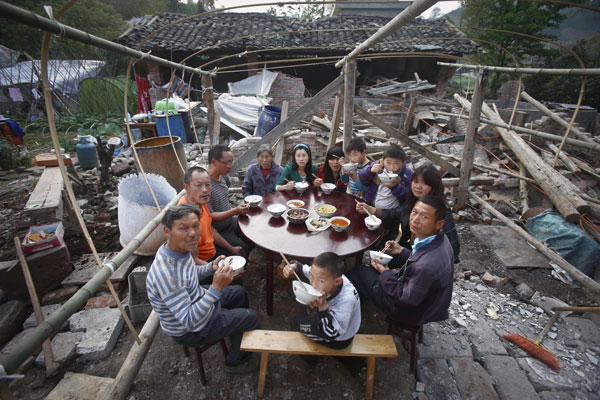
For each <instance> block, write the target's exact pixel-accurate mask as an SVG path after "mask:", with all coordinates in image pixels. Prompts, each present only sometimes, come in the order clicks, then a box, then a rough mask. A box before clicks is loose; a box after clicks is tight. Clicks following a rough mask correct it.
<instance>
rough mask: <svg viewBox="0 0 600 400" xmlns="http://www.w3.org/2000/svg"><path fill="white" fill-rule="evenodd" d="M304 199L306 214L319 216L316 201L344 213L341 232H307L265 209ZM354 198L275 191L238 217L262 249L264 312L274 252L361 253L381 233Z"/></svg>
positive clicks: (293, 254)
mask: <svg viewBox="0 0 600 400" xmlns="http://www.w3.org/2000/svg"><path fill="white" fill-rule="evenodd" d="M293 199H299V200H302V201H304V203H305V204H304V208H306V209H307V210H309V211H310V215H309V217H318V215H317V213H316V212H315V211H314V206H315V205H317V204H322V203H326V204H331V205H333V206H335V207H336V208H337V210H336V213H335V215H336V216H342V217H346V218H348V219H349V220H350V226H349V227H348V228H347V229H346V230H345V231H343V232H336V231H334V230H333V228H328V229H327V230H325V231H322V232H310V231H309V230H308V228H307V227H306V225H305V224H301V225H300V224H293V223H290V222H289V221H288V219H287V217H286V216H285V215H283V216H282V217H279V218H274V217H272V216H271V214H270V213H269V212H268V211H267V207H268V206H269V205H271V204H283V205H285V203H286V202H287V201H289V200H293ZM355 207H356V202H355V198H354V197H352V196H350V195H348V194H346V193H342V192H338V191H334V192H333V193H331V194H325V193H323V192H322V191H321V190H320V189H309V190H307V191H306V192H304V193H303V194H301V195H300V194H298V193H296V192H274V193H269V194H267V195H265V196H264V197H263V200H262V202H261V203H260V205H259V206H258V207H254V208H251V209H250V212H249V213H248V215H247V216H240V217H239V219H238V222H239V226H240V231H241V233H242V234H243V235H244V236H245V237H246V239H248V240H249V241H250V242H252V243H253V244H254V245H255V246H257V247H260V248H262V249H263V250H265V252H266V255H267V260H266V264H267V265H266V281H267V314H268V315H272V314H273V253H277V254H278V253H279V252H281V253H283V254H285V255H286V256H287V257H288V259H290V258H300V259H312V258H314V257H316V256H318V255H319V254H321V253H323V252H325V251H333V252H334V253H336V254H338V255H339V256H341V257H350V256H355V255H360V254H362V252H363V251H364V250H365V249H367V248H369V247H371V246H372V245H373V244H374V243H375V242H376V241H377V240H378V239H379V238H380V237H381V233H382V228H379V229H377V230H375V231H370V230H368V229H367V227H366V226H365V222H364V219H365V217H366V215H362V214H359V213H358V212H356V209H355Z"/></svg>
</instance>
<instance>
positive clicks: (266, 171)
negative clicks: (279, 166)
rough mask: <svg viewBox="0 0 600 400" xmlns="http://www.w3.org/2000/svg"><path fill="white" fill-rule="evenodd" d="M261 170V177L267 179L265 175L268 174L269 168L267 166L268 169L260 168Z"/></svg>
mask: <svg viewBox="0 0 600 400" xmlns="http://www.w3.org/2000/svg"><path fill="white" fill-rule="evenodd" d="M261 170H262V173H263V178H265V179H267V175H269V171H271V168H269V169H264V168H261Z"/></svg>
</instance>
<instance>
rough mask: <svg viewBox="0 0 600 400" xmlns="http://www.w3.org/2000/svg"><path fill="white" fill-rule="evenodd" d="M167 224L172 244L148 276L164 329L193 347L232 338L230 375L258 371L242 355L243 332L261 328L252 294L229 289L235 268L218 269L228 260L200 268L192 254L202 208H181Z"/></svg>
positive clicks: (165, 247)
mask: <svg viewBox="0 0 600 400" xmlns="http://www.w3.org/2000/svg"><path fill="white" fill-rule="evenodd" d="M162 224H163V230H164V232H165V235H166V237H167V243H165V244H163V245H162V246H161V247H160V248H159V249H158V252H157V253H156V257H155V259H154V262H153V263H152V267H151V269H150V272H149V273H148V277H147V278H146V288H147V291H148V298H149V300H150V304H152V308H153V309H154V311H155V312H156V313H157V314H158V317H159V319H160V326H161V328H162V330H163V331H164V332H165V333H166V334H167V335H169V336H171V337H172V338H173V340H175V342H177V343H179V344H181V345H183V346H188V347H198V346H202V345H206V344H210V343H214V342H216V341H218V340H220V339H222V338H224V337H226V336H228V337H229V338H230V340H231V344H230V347H229V353H228V355H227V358H226V360H225V366H224V370H225V372H227V373H249V372H253V371H255V370H256V369H257V367H258V362H257V360H256V359H254V358H253V357H251V355H250V354H249V353H245V352H242V351H240V343H241V341H242V334H243V333H244V332H246V331H249V330H252V329H256V328H258V327H259V325H258V316H257V315H256V312H254V311H252V310H250V309H248V297H247V296H246V291H245V290H244V288H243V287H242V286H228V285H229V284H230V283H231V281H232V279H233V270H232V269H231V267H229V266H228V265H222V266H219V265H218V263H219V261H220V260H222V259H223V256H220V257H217V258H216V259H215V260H214V261H213V262H212V263H209V264H206V265H202V266H200V265H196V263H195V262H194V259H193V258H192V256H191V254H190V250H192V249H194V248H195V247H196V246H197V245H198V239H199V237H200V234H201V227H200V211H199V210H198V207H196V206H195V205H193V204H183V205H178V206H175V207H174V208H171V209H169V210H167V211H166V213H165V215H164V216H163V219H162ZM211 275H212V276H213V281H212V284H211V285H210V286H201V285H200V284H199V280H200V279H202V278H204V277H207V276H211Z"/></svg>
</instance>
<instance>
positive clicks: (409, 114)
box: [404, 97, 417, 135]
mask: <svg viewBox="0 0 600 400" xmlns="http://www.w3.org/2000/svg"><path fill="white" fill-rule="evenodd" d="M416 105H417V98H416V97H413V98H412V100H411V101H410V105H409V106H408V111H407V112H406V119H405V120H404V133H406V134H407V135H408V134H409V133H410V126H411V124H412V120H413V119H414V118H415V106H416Z"/></svg>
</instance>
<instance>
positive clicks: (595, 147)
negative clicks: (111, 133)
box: [433, 111, 600, 153]
mask: <svg viewBox="0 0 600 400" xmlns="http://www.w3.org/2000/svg"><path fill="white" fill-rule="evenodd" d="M433 113H434V114H440V115H447V116H449V117H456V118H461V119H468V118H469V117H467V116H466V115H459V114H455V113H449V112H445V111H434V112H433ZM480 120H481V122H483V123H486V124H488V125H492V126H498V127H500V128H505V129H510V130H511V131H515V132H519V133H524V134H527V135H533V136H537V137H541V138H544V139H548V140H552V141H554V142H562V140H563V137H562V136H558V135H553V134H551V133H547V132H542V131H536V130H533V129H528V128H523V127H521V126H515V125H509V124H507V123H504V122H498V121H492V120H490V119H487V118H480ZM565 143H567V144H569V145H571V146H576V147H581V148H584V149H587V150H592V151H595V152H598V153H600V143H595V142H594V143H590V142H586V141H583V140H578V139H571V138H567V140H566V141H565Z"/></svg>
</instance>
